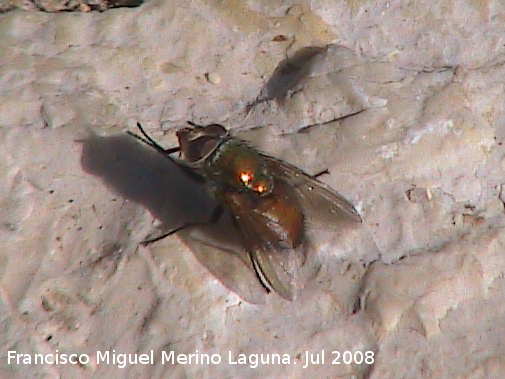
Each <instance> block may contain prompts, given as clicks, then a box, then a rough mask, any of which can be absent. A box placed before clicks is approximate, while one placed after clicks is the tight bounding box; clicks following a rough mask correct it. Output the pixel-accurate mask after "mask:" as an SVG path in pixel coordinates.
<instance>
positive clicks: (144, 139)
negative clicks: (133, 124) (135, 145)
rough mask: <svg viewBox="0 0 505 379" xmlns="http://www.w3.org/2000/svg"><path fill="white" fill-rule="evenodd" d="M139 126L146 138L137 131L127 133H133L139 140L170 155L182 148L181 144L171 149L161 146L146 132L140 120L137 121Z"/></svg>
mask: <svg viewBox="0 0 505 379" xmlns="http://www.w3.org/2000/svg"><path fill="white" fill-rule="evenodd" d="M137 128H139V130H140V133H142V135H143V136H144V138H142V137H141V136H139V135H137V134H135V133H132V132H130V131H129V130H128V131H127V133H128V134H129V135H131V136H132V137H135V138H136V139H138V140H139V141H142V142H144V143H145V144H146V145H149V146H151V147H152V148H154V149H156V150H157V151H158V152H160V153H162V154H166V155H168V154H172V153H176V152H178V151H179V150H180V149H181V148H180V147H179V146H178V147H172V148H170V149H165V148H163V147H161V146H160V145H159V144H158V143H157V142H156V141H155V140H153V139H152V138H151V137H150V136H149V135H148V134H147V133H146V131H145V130H144V128H143V127H142V125H140V123H139V122H137Z"/></svg>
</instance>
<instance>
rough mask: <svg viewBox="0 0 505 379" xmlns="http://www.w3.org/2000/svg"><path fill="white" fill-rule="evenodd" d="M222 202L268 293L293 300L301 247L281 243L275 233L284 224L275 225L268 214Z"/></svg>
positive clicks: (303, 246)
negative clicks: (270, 291) (230, 213)
mask: <svg viewBox="0 0 505 379" xmlns="http://www.w3.org/2000/svg"><path fill="white" fill-rule="evenodd" d="M225 201H226V203H227V205H228V206H229V208H230V210H231V212H232V213H233V215H234V219H235V224H236V226H237V228H238V230H239V232H240V234H241V235H242V237H243V240H244V244H245V246H246V248H247V250H248V251H249V255H250V257H251V261H252V264H253V266H254V270H255V271H256V274H257V275H258V277H259V279H260V281H261V282H262V283H263V285H265V287H266V288H267V289H269V290H272V291H275V292H276V293H277V294H279V295H280V296H282V297H283V298H285V299H287V300H293V299H294V298H295V295H296V291H297V288H298V283H297V278H298V270H299V269H300V268H301V266H302V265H303V263H304V261H305V244H304V243H303V241H301V242H300V243H296V244H292V245H289V244H285V243H283V242H282V241H279V238H278V234H276V232H275V230H278V229H282V228H283V227H284V226H285V225H281V224H280V223H275V221H273V220H272V219H270V218H268V215H267V214H265V213H262V212H260V211H256V210H255V209H254V208H252V207H247V206H242V205H241V204H239V203H237V202H235V201H233V200H230V199H229V198H228V200H226V198H225Z"/></svg>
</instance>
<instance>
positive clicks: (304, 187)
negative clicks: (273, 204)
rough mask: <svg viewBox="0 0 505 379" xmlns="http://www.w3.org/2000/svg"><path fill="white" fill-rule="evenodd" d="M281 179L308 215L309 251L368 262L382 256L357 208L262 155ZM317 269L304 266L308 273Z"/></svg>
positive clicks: (306, 228)
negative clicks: (294, 193) (290, 188)
mask: <svg viewBox="0 0 505 379" xmlns="http://www.w3.org/2000/svg"><path fill="white" fill-rule="evenodd" d="M263 158H264V159H265V162H266V164H267V166H268V169H269V170H270V172H271V173H272V175H273V176H274V177H275V178H277V179H278V180H279V179H281V180H283V181H285V182H287V183H289V184H290V185H291V187H292V188H293V191H295V192H296V195H297V200H298V202H299V204H300V206H301V208H302V210H303V213H304V215H305V229H304V239H305V240H304V243H305V245H306V249H307V252H308V253H310V252H323V253H324V254H325V256H332V257H335V258H337V259H340V260H348V259H353V260H359V261H361V262H363V263H369V262H372V261H374V260H376V259H377V258H378V257H379V256H380V250H379V248H378V247H377V245H376V243H375V241H374V239H373V237H372V235H371V234H370V233H369V232H368V230H367V228H366V227H365V226H364V225H363V223H362V221H361V216H360V215H359V213H358V211H357V210H356V208H354V206H353V205H352V204H351V203H350V202H349V201H348V200H346V199H345V198H344V197H343V196H342V195H340V194H339V193H337V192H336V191H334V190H333V189H331V188H330V187H328V186H327V185H325V184H324V183H321V182H320V181H319V180H317V179H315V178H313V177H312V176H310V175H308V174H306V173H305V172H303V171H302V170H300V169H299V168H297V167H295V166H293V165H290V164H289V163H286V162H284V161H281V160H279V159H276V158H273V157H270V156H267V155H263ZM314 269H316V268H310V267H304V271H305V272H306V273H307V274H308V273H309V272H310V270H314Z"/></svg>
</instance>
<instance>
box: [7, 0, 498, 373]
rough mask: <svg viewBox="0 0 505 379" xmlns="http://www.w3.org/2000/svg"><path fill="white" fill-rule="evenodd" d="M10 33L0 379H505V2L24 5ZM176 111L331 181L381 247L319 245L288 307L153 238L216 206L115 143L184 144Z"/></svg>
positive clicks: (166, 167)
mask: <svg viewBox="0 0 505 379" xmlns="http://www.w3.org/2000/svg"><path fill="white" fill-rule="evenodd" d="M5 4H7V3H5ZM2 7H3V8H5V9H8V8H9V6H5V7H4V4H3V3H2ZM3 8H2V9H3ZM3 10H4V9H3ZM0 35H2V54H1V55H0V138H1V141H2V142H1V143H2V148H1V149H0V162H1V163H0V176H1V181H0V183H1V184H0V219H1V224H0V225H1V227H0V246H1V249H0V262H1V264H0V272H1V274H2V275H1V276H0V277H1V279H0V296H1V297H0V300H1V301H0V315H1V316H2V317H1V318H0V325H1V327H0V341H1V345H0V346H1V350H0V351H1V359H0V377H9V378H33V377H44V378H53V377H54V378H58V377H61V378H95V377H96V378H102V377H114V378H131V377H137V378H165V377H167V378H168V377H170V378H179V377H181V378H182V377H192V378H210V377H213V378H216V377H240V378H257V377H265V378H269V377H281V376H283V377H293V378H307V377H314V378H316V377H317V378H323V377H328V378H330V377H331V378H336V377H339V378H346V377H348V378H381V379H382V378H400V377H405V378H471V379H477V378H503V377H504V375H505V290H504V288H505V285H504V284H505V281H504V277H505V275H504V274H505V248H504V245H505V233H504V232H503V230H504V227H505V215H504V203H505V148H504V147H503V143H504V140H505V91H504V81H503V78H504V77H505V5H504V4H503V2H501V1H499V0H495V1H493V0H489V1H480V2H475V1H473V2H471V1H463V0H445V1H435V2H431V3H426V4H425V3H424V2H408V3H406V2H401V1H389V2H373V1H363V2H334V1H319V2H313V4H311V5H310V6H309V5H307V4H305V3H303V5H300V4H299V3H297V2H293V1H284V2H283V1H274V2H267V1H249V2H234V1H221V2H183V1H171V2H168V1H149V2H147V3H145V4H143V5H141V6H140V7H138V8H122V9H116V10H113V11H107V12H102V13H99V12H87V13H68V12H63V13H45V12H33V11H29V12H28V11H20V10H15V11H11V12H7V13H4V14H1V15H0ZM304 49H309V50H304ZM307 51H309V52H310V53H309V54H306V52H307ZM304 52H305V53H304ZM300 57H301V58H300ZM186 120H192V121H194V122H197V123H201V124H206V123H212V122H218V123H222V124H223V125H225V126H227V127H228V128H230V129H231V130H232V132H233V133H236V134H237V135H239V136H240V137H242V138H245V139H249V140H251V141H253V143H254V144H255V145H257V146H258V147H259V148H260V149H262V150H263V151H265V152H267V153H269V154H272V155H274V156H276V157H279V158H282V159H285V160H286V161H288V162H291V163H292V164H295V165H297V166H299V167H301V168H302V169H304V170H305V171H307V172H309V173H316V172H319V171H321V170H324V169H325V168H327V169H329V172H330V175H326V176H323V177H322V178H321V179H322V180H323V181H324V182H325V183H327V184H328V185H329V186H331V187H332V188H334V189H336V190H338V191H339V192H340V193H342V194H343V195H344V196H345V197H347V198H348V199H349V200H351V201H352V202H353V203H354V204H356V205H357V206H358V208H359V209H360V211H361V213H362V216H363V220H364V221H363V230H364V231H366V235H367V236H369V237H370V241H372V243H371V244H368V245H367V244H364V243H363V241H361V240H359V239H354V237H352V238H348V241H343V240H338V241H332V240H331V238H330V239H329V240H326V242H322V241H323V239H322V240H321V241H319V240H318V241H316V242H317V252H316V254H315V255H314V256H313V257H312V258H311V259H312V260H313V261H314V262H317V265H318V270H317V274H316V276H315V277H314V278H312V279H311V280H309V281H308V282H307V283H306V285H305V287H304V288H303V290H302V292H301V294H300V295H299V297H298V298H297V299H296V300H295V301H293V302H288V301H285V300H283V299H281V298H280V297H278V296H276V295H275V294H270V295H265V294H262V295H258V294H261V293H262V288H261V286H259V284H258V282H257V280H256V278H255V277H254V274H253V273H252V272H251V271H250V270H249V269H248V268H247V266H246V265H245V264H243V262H242V261H241V260H240V259H239V258H237V256H234V255H230V254H229V253H226V252H223V251H221V250H220V249H219V248H212V247H209V248H208V250H207V248H202V245H199V246H197V245H192V244H191V243H189V242H188V241H189V240H191V238H189V237H191V235H189V237H188V235H185V234H182V235H180V236H177V235H175V236H170V237H168V238H165V239H163V240H162V241H159V242H157V243H154V244H152V245H149V246H147V247H143V246H141V245H139V242H140V241H142V240H143V239H144V238H145V237H146V236H148V235H150V234H152V233H155V232H156V231H155V230H156V227H157V226H159V227H160V228H161V229H164V228H165V229H167V228H168V229H170V228H174V227H176V226H178V225H180V224H181V223H184V222H185V221H186V222H187V218H191V219H197V218H200V220H205V219H206V218H207V217H208V214H209V212H211V209H212V204H210V203H209V199H208V198H207V197H206V195H205V190H204V189H203V188H201V186H198V185H195V183H192V182H191V181H190V180H189V179H188V178H187V177H186V176H185V175H183V174H182V173H181V172H180V170H179V169H178V168H177V166H175V165H173V164H171V163H170V161H168V160H166V159H163V158H162V157H160V156H159V155H156V154H155V153H153V152H151V151H149V150H147V149H146V148H144V147H143V146H141V145H140V144H138V143H137V141H135V140H134V139H133V138H131V137H130V136H127V135H126V134H125V131H126V130H128V129H130V130H134V126H135V124H136V122H137V121H140V122H141V123H142V124H143V125H144V126H145V127H146V129H147V130H148V131H149V133H151V134H152V135H153V136H154V137H155V138H156V139H157V140H159V141H160V143H162V144H163V145H164V146H174V145H175V144H176V139H175V135H174V132H175V130H176V129H177V128H178V127H181V126H183V125H184V124H185V123H186ZM259 126H261V127H262V128H258V127H259ZM314 233H315V234H317V233H318V231H315V232H314ZM320 233H321V236H322V237H323V235H325V231H323V230H321V232H320ZM330 235H331V233H330ZM188 238H189V239H188ZM344 239H345V238H344ZM349 241H351V242H355V243H349ZM340 242H342V244H340V245H339V243H340ZM344 242H346V243H344ZM220 274H221V275H222V276H221V277H220ZM258 286H259V287H258ZM258 303H260V304H258ZM323 350H324V353H325V361H324V364H323V363H322V362H321V360H320V358H321V356H322V351H323ZM9 351H11V352H12V351H16V352H17V353H21V354H30V356H32V357H33V355H34V354H35V353H38V354H45V355H46V356H47V355H48V354H56V353H58V354H73V353H75V354H82V356H83V357H85V356H87V357H89V362H86V363H84V364H70V363H67V364H62V363H59V364H51V363H45V364H23V362H20V363H19V364H17V363H16V362H15V361H11V362H10V363H9V362H8V354H9V353H8V352H9ZM97 351H99V352H102V353H105V352H106V351H110V354H111V361H110V362H109V363H108V364H107V363H104V362H100V361H99V358H100V356H99V355H98V354H97ZM151 351H152V352H153V355H154V359H155V361H154V364H140V363H137V364H126V367H125V368H119V366H121V365H120V364H119V362H118V361H116V362H115V363H114V362H112V354H113V352H115V353H116V354H120V353H126V354H128V353H130V354H134V353H137V354H142V353H146V354H150V352H151ZM171 351H173V352H174V354H175V355H177V354H195V353H203V354H209V355H210V354H216V355H215V356H214V358H215V359H217V358H216V357H220V358H221V362H220V363H217V364H212V363H211V364H202V363H195V362H193V363H192V364H183V363H179V364H177V363H175V364H172V363H170V362H162V354H163V353H166V354H170V352H171ZM346 351H347V352H351V353H352V354H350V353H346V354H345V355H344V354H343V353H344V352H346ZM337 352H340V353H342V355H341V356H340V357H339V356H338V354H337ZM366 352H373V364H366V363H360V357H361V356H363V357H365V356H366ZM240 354H245V356H246V357H248V358H249V360H248V362H246V363H245V364H238V362H239V360H240ZM259 354H263V358H264V359H265V358H267V357H268V358H270V359H271V360H272V359H276V357H274V356H273V355H272V354H279V355H280V357H281V358H283V359H284V360H285V361H286V360H289V364H288V363H286V362H284V364H277V363H275V362H274V363H272V362H270V364H266V363H258V364H257V365H256V364H254V360H255V357H258V355H259ZM307 354H308V356H309V357H312V359H313V362H311V361H309V362H307V360H306V356H307ZM369 354H371V353H369ZM186 357H187V355H186ZM349 357H351V358H353V359H352V360H351V361H352V362H349V361H348V360H349ZM316 358H319V362H318V363H319V364H317V363H316ZM118 359H120V358H118ZM193 359H194V358H193ZM230 360H231V362H230ZM334 360H335V361H334ZM332 361H334V362H335V363H337V362H340V364H332ZM234 362H236V363H237V364H233V363H234ZM306 364H307V365H308V367H307V368H304V365H306Z"/></svg>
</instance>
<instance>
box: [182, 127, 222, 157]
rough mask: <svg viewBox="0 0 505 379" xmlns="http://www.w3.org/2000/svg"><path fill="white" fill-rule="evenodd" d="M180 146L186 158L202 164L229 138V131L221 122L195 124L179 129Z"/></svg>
mask: <svg viewBox="0 0 505 379" xmlns="http://www.w3.org/2000/svg"><path fill="white" fill-rule="evenodd" d="M177 138H178V139H179V146H180V149H181V153H182V156H183V158H184V160H185V161H186V162H188V163H191V164H194V165H202V164H203V163H204V162H205V161H206V160H207V159H208V158H209V157H210V156H211V155H212V154H213V153H214V152H215V151H216V149H217V148H218V147H219V145H220V144H221V143H223V141H225V140H226V139H227V138H229V133H228V131H227V130H226V129H225V128H224V127H223V126H221V125H219V124H212V125H207V126H198V125H193V126H191V127H186V128H182V129H179V130H178V131H177Z"/></svg>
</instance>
